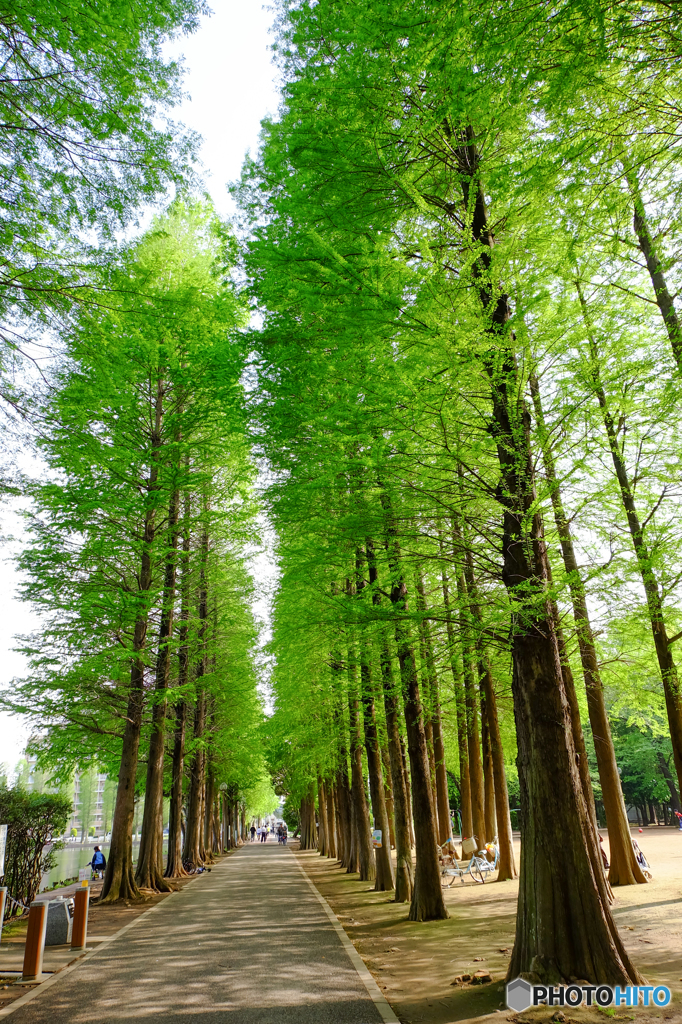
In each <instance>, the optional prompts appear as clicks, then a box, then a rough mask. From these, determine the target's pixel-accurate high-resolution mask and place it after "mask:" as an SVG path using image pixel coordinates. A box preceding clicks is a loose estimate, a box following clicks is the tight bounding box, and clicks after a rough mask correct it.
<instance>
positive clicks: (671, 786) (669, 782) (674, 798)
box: [656, 750, 682, 811]
mask: <svg viewBox="0 0 682 1024" xmlns="http://www.w3.org/2000/svg"><path fill="white" fill-rule="evenodd" d="M656 760H657V762H658V767H659V768H660V771H661V775H662V776H663V778H664V779H665V783H666V786H667V787H668V790H669V792H670V806H671V807H672V809H673V811H681V810H682V807H681V806H680V798H679V795H678V793H677V790H676V789H675V780H674V779H673V777H672V772H671V771H670V768H669V766H668V762H667V761H666V759H665V757H664V755H663V752H662V751H660V750H657V751H656Z"/></svg>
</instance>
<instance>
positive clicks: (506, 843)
mask: <svg viewBox="0 0 682 1024" xmlns="http://www.w3.org/2000/svg"><path fill="white" fill-rule="evenodd" d="M460 479H461V477H460ZM456 536H457V537H459V534H457V535H456ZM463 555H464V576H465V580H466V585H467V594H468V599H469V613H470V615H471V620H472V623H473V624H474V626H475V627H478V628H477V629H476V636H475V640H474V642H475V646H476V653H477V658H478V678H479V687H480V690H481V708H482V709H483V708H485V712H484V714H485V729H486V732H487V746H488V747H489V755H490V761H491V768H492V777H493V781H494V785H493V793H492V794H491V802H492V803H493V804H494V816H495V821H496V823H497V841H498V847H499V851H500V860H499V870H498V873H497V880H498V882H504V881H506V880H507V879H509V878H516V864H515V862H514V845H513V839H512V827H511V814H510V811H509V791H508V789H507V773H506V772H505V768H504V753H503V750H502V736H501V735H500V725H499V719H498V715H497V698H496V696H495V687H494V685H493V677H492V672H491V671H490V660H489V658H488V654H487V651H486V649H485V644H484V642H483V636H482V630H481V628H480V627H481V625H482V613H481V600H480V597H479V593H478V583H477V581H476V576H475V573H474V560H473V555H472V552H471V547H470V546H469V545H467V546H466V549H465V551H464V553H463ZM484 749H485V745H484ZM489 799H490V798H489ZM487 802H488V800H486V803H487ZM490 811H491V812H492V811H493V808H491V809H490ZM486 812H488V808H487V807H486ZM488 813H489V812H488ZM491 816H492V814H491ZM487 824H488V821H487V820H486V825H487Z"/></svg>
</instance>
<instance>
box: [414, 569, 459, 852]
mask: <svg viewBox="0 0 682 1024" xmlns="http://www.w3.org/2000/svg"><path fill="white" fill-rule="evenodd" d="M417 606H418V608H419V611H421V612H422V613H423V614H424V615H425V614H426V612H427V606H426V593H425V590H424V579H423V575H422V572H421V570H420V571H419V572H418V573H417ZM421 629H422V635H423V642H424V650H425V653H426V666H427V670H428V674H429V701H430V718H431V735H432V741H433V761H434V764H433V772H434V777H435V806H436V816H437V820H438V843H439V844H440V845H441V846H443V845H444V844H445V843H448V842H450V841H451V839H452V823H451V821H450V799H449V796H448V779H447V775H446V772H445V745H444V743H443V727H442V724H441V718H440V693H439V686H438V673H437V671H436V661H435V658H434V656H433V641H432V639H431V627H430V625H429V622H428V620H427V619H426V618H424V619H423V620H422V623H421Z"/></svg>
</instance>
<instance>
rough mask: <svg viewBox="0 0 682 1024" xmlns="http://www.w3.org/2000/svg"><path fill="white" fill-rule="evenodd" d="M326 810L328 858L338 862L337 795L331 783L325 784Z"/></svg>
mask: <svg viewBox="0 0 682 1024" xmlns="http://www.w3.org/2000/svg"><path fill="white" fill-rule="evenodd" d="M325 795H326V797H327V799H326V808H327V829H326V837H327V856H328V857H332V858H333V859H334V860H336V809H335V805H336V794H335V792H334V786H333V784H332V783H331V782H327V783H326V784H325Z"/></svg>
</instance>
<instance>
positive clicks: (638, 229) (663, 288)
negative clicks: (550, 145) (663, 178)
mask: <svg viewBox="0 0 682 1024" xmlns="http://www.w3.org/2000/svg"><path fill="white" fill-rule="evenodd" d="M624 165H625V177H626V179H627V182H628V185H629V187H630V193H631V195H632V205H633V208H634V217H633V226H634V229H635V234H636V235H637V241H638V243H639V248H640V249H641V251H642V255H643V256H644V259H645V260H646V266H647V270H648V271H649V277H650V279H651V287H652V288H653V290H654V295H655V296H656V305H657V306H658V308H659V311H660V313H661V316H662V317H663V323H664V324H665V329H666V331H667V332H668V338H669V339H670V347H671V348H672V352H673V356H674V358H675V362H676V363H677V368H678V370H682V325H680V319H679V317H678V315H677V310H676V309H675V302H674V300H673V297H672V295H671V294H670V291H669V289H668V282H667V281H666V279H665V274H664V273H663V264H662V262H661V259H660V257H659V255H658V252H657V250H656V243H655V241H654V239H653V236H652V234H651V231H650V229H649V224H648V222H647V216H646V210H645V209H644V202H643V200H642V193H641V191H640V188H639V181H638V180H637V173H636V171H635V169H634V168H632V167H628V166H627V165H626V164H625V161H624Z"/></svg>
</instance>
